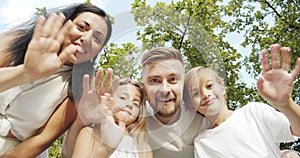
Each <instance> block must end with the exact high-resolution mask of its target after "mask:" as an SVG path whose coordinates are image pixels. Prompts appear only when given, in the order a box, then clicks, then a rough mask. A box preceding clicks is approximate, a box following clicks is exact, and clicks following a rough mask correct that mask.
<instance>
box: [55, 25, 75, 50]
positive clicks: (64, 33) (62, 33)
mask: <svg viewBox="0 0 300 158" xmlns="http://www.w3.org/2000/svg"><path fill="white" fill-rule="evenodd" d="M72 27H73V22H72V21H71V20H68V21H67V22H66V23H65V24H64V25H63V26H62V27H61V28H60V27H57V28H60V29H56V30H57V33H56V34H57V37H56V39H57V41H58V42H59V43H63V42H64V41H67V42H66V43H69V44H70V43H71V40H70V39H66V38H69V37H68V31H69V30H70V29H71V28H72Z"/></svg>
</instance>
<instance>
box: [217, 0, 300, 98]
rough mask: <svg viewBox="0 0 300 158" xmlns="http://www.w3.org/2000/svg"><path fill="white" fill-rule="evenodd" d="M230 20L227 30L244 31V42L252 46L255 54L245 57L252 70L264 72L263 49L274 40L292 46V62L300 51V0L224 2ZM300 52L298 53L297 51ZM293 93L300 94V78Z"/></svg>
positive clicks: (225, 31) (234, 0) (256, 74)
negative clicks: (261, 61) (262, 63)
mask: <svg viewBox="0 0 300 158" xmlns="http://www.w3.org/2000/svg"><path fill="white" fill-rule="evenodd" d="M224 13H225V15H226V16H227V17H229V19H231V20H229V21H228V22H227V24H226V29H224V30H223V34H226V33H230V32H234V31H237V32H243V33H244V37H245V39H244V41H243V43H242V46H244V47H245V46H251V47H252V51H251V54H249V55H248V56H246V58H245V59H244V60H243V61H244V62H243V63H244V64H243V65H245V66H246V67H251V69H246V70H247V71H248V73H250V74H252V76H253V77H257V76H258V75H259V74H260V73H261V70H260V64H259V63H260V62H259V59H260V58H259V53H257V52H259V51H260V50H262V49H268V48H269V47H270V45H271V44H274V43H279V44H281V45H282V46H286V47H291V49H292V60H291V61H292V65H294V64H295V63H294V62H295V61H296V58H297V57H299V51H300V44H299V41H300V20H299V17H300V1H299V0H280V1H279V0H248V1H243V0H231V1H230V2H229V3H228V5H227V6H224ZM297 52H298V53H297ZM294 87H295V88H296V89H295V91H294V93H293V97H295V96H296V95H297V94H299V91H300V86H299V82H298V79H297V80H296V82H295V86H294Z"/></svg>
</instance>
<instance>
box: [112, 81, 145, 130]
mask: <svg viewBox="0 0 300 158" xmlns="http://www.w3.org/2000/svg"><path fill="white" fill-rule="evenodd" d="M113 96H114V100H115V103H116V106H117V112H116V113H115V115H114V118H115V119H116V122H118V120H119V118H121V117H122V118H124V116H126V117H127V119H125V120H127V121H126V125H127V126H128V125H131V124H132V123H133V122H134V121H135V120H136V119H137V117H138V115H139V110H140V106H141V102H142V100H141V98H142V94H141V92H140V91H139V90H138V88H137V87H136V86H134V85H132V84H131V83H127V84H124V85H119V86H118V87H117V89H116V90H115V91H114V95H113ZM122 120H124V119H122Z"/></svg>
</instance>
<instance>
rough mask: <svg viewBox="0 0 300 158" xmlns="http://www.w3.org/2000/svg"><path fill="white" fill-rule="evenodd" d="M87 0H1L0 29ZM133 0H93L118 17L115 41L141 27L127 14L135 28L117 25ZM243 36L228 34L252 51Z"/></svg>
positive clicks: (245, 50)
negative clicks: (40, 12)
mask: <svg viewBox="0 0 300 158" xmlns="http://www.w3.org/2000/svg"><path fill="white" fill-rule="evenodd" d="M85 1H86V0H26V1H24V0H0V30H1V32H3V31H6V30H8V29H9V28H10V27H12V26H14V25H16V24H18V23H20V22H22V21H25V20H26V19H28V18H30V17H31V16H32V15H33V14H34V12H35V11H36V9H35V8H39V7H46V8H47V9H50V8H55V7H59V6H63V5H67V4H72V3H82V2H85ZM133 1H134V0H91V2H92V3H93V4H95V5H97V6H99V7H100V8H102V9H104V10H105V11H106V12H107V13H109V14H110V15H112V16H114V17H115V18H116V19H115V23H116V25H115V27H116V28H113V30H114V31H113V37H112V38H111V39H112V40H115V41H114V42H116V40H118V39H121V40H123V39H126V40H127V41H131V42H132V41H134V40H135V38H134V35H132V33H131V31H136V30H137V29H139V28H134V27H135V25H134V23H133V21H132V20H133V19H132V18H131V19H130V17H128V16H127V17H126V18H127V19H126V20H127V21H126V24H127V27H133V29H129V28H124V25H123V26H122V25H117V24H118V22H119V23H122V20H124V17H122V16H124V13H125V14H126V13H127V14H129V10H130V9H131V3H132V2H133ZM157 1H158V0H148V1H147V3H148V4H151V5H153V4H155V2H157ZM159 1H164V2H166V3H170V2H171V0H159ZM128 18H129V19H128ZM118 20H120V21H118ZM130 20H131V21H132V23H128V21H130ZM124 29H125V30H124ZM124 31H125V32H124ZM120 33H123V34H120ZM130 33H131V35H130ZM117 36H118V37H117ZM120 36H122V37H120ZM117 38H118V39H117ZM242 38H243V37H242V36H241V35H238V34H234V33H233V34H230V35H228V37H227V40H228V41H229V42H230V43H231V44H232V45H233V46H234V47H235V48H236V49H237V50H238V51H239V52H242V53H248V52H250V49H249V48H243V47H242V46H240V43H241V41H242ZM240 76H241V77H242V78H244V80H250V78H249V76H248V75H247V74H241V75H240ZM249 83H250V84H252V83H253V81H250V82H249Z"/></svg>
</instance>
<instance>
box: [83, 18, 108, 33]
mask: <svg viewBox="0 0 300 158" xmlns="http://www.w3.org/2000/svg"><path fill="white" fill-rule="evenodd" d="M83 22H84V24H85V25H87V26H88V27H91V24H90V23H89V22H88V21H86V20H83ZM95 33H96V34H97V35H102V36H104V34H103V33H102V32H101V31H98V30H96V31H95Z"/></svg>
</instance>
